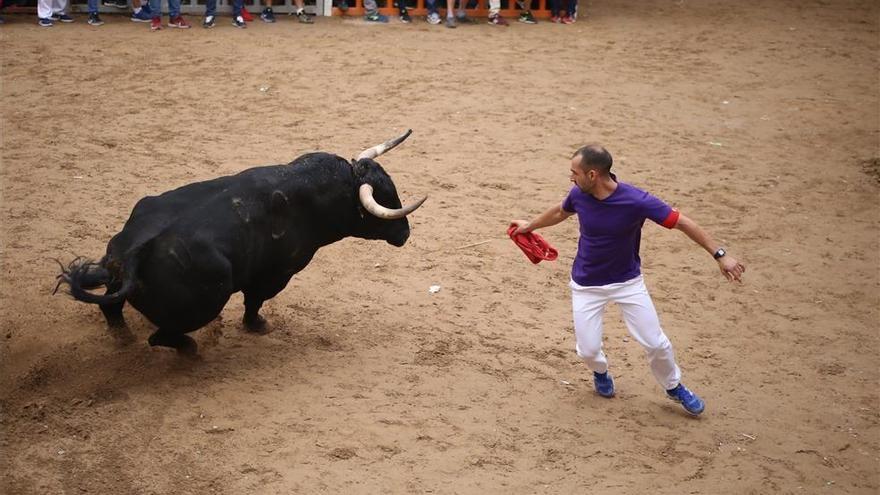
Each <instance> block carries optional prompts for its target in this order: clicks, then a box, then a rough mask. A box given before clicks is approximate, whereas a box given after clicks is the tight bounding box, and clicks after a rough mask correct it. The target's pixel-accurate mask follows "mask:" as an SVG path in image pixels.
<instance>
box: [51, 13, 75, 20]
mask: <svg viewBox="0 0 880 495" xmlns="http://www.w3.org/2000/svg"><path fill="white" fill-rule="evenodd" d="M56 16H57V17H58V18H57V19H55V16H53V19H54V20H56V21H59V22H73V17H70V16H69V15H67V14H56Z"/></svg>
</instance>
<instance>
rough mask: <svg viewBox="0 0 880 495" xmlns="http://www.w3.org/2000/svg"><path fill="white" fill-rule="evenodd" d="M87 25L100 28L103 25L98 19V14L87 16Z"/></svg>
mask: <svg viewBox="0 0 880 495" xmlns="http://www.w3.org/2000/svg"><path fill="white" fill-rule="evenodd" d="M88 23H89V26H101V25H103V24H104V21H102V20H101V18H100V17H98V13H97V12H95V13H94V14H89V20H88Z"/></svg>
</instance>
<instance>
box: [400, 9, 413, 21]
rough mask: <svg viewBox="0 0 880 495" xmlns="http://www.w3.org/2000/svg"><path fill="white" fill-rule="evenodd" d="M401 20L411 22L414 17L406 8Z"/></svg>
mask: <svg viewBox="0 0 880 495" xmlns="http://www.w3.org/2000/svg"><path fill="white" fill-rule="evenodd" d="M400 22H402V23H404V24H409V23H411V22H412V17H410V16H409V12H407V11H406V10H404V11H402V12H401V13H400Z"/></svg>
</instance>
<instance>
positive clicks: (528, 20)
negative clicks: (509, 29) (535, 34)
mask: <svg viewBox="0 0 880 495" xmlns="http://www.w3.org/2000/svg"><path fill="white" fill-rule="evenodd" d="M519 22H522V23H523V24H537V23H538V20H537V19H535V16H533V15H532V12H531V11H530V10H527V11H525V12H520V13H519Z"/></svg>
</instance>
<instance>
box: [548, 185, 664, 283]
mask: <svg viewBox="0 0 880 495" xmlns="http://www.w3.org/2000/svg"><path fill="white" fill-rule="evenodd" d="M612 177H613V176H612ZM562 209H563V210H565V211H567V212H569V213H577V216H578V222H579V223H580V232H581V235H580V238H579V239H578V250H577V256H576V257H575V259H574V264H573V265H572V267H571V279H572V280H574V281H575V282H576V283H577V284H578V285H582V286H598V285H608V284H616V283H620V282H626V281H627V280H630V279H633V278H635V277H637V276H639V274H641V266H642V261H641V259H640V258H639V244H640V243H641V240H642V225H644V223H645V219H646V218H650V219H651V220H653V221H654V222H656V223H658V224H660V225H663V226H664V227H666V228H670V229H671V228H672V227H675V224H676V223H677V222H678V216H679V215H678V211H677V210H675V209H673V208H672V207H670V206H669V205H667V204H666V203H664V202H663V201H661V200H659V199H657V198H656V197H654V196H651V195H650V194H648V193H647V192H645V191H642V190H641V189H639V188H637V187H634V186H631V185H629V184H626V183H624V182H619V181H618V182H617V189H615V190H614V192H613V193H611V195H610V196H608V197H607V198H605V199H603V200H601V201H599V200H598V199H596V198H594V197H593V196H592V195H590V194H587V193H585V192H582V191H581V190H580V189H579V188H578V187H577V186H574V187H572V188H571V191H569V193H568V196H567V197H566V198H565V201H563V202H562Z"/></svg>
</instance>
